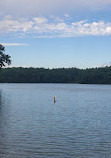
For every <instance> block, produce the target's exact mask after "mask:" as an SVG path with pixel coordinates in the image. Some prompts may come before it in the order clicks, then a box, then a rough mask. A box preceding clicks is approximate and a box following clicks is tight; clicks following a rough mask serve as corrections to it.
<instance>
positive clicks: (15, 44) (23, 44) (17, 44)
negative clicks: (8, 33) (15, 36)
mask: <svg viewBox="0 0 111 158" xmlns="http://www.w3.org/2000/svg"><path fill="white" fill-rule="evenodd" d="M1 44H2V45H3V46H26V45H27V44H25V43H1Z"/></svg>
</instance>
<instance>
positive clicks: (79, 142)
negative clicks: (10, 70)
mask: <svg viewBox="0 0 111 158" xmlns="http://www.w3.org/2000/svg"><path fill="white" fill-rule="evenodd" d="M0 87H1V88H0V158H111V85H85V84H84V85H82V84H81V85H80V84H1V85H0ZM54 96H56V100H57V101H56V103H54Z"/></svg>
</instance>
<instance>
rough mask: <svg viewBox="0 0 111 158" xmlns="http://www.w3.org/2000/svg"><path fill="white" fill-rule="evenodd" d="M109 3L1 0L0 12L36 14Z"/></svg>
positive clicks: (108, 0) (108, 2)
mask: <svg viewBox="0 0 111 158" xmlns="http://www.w3.org/2000/svg"><path fill="white" fill-rule="evenodd" d="M109 5H111V0H93V1H91V0H3V1H1V2H0V12H1V13H2V14H3V15H4V14H5V15H6V14H10V15H15V14H16V15H20V16H21V15H22V16H23V15H37V14H42V13H45V14H48V13H55V12H56V13H57V12H69V11H76V10H81V9H88V10H90V9H91V10H95V9H96V10H97V9H104V8H106V7H107V6H109Z"/></svg>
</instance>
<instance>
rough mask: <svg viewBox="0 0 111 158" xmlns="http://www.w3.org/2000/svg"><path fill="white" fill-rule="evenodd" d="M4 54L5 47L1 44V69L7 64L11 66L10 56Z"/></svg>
mask: <svg viewBox="0 0 111 158" xmlns="http://www.w3.org/2000/svg"><path fill="white" fill-rule="evenodd" d="M4 52H5V47H4V46H2V45H1V44H0V68H2V67H4V66H5V65H6V64H8V65H10V64H11V60H10V56H9V55H7V54H5V53H4Z"/></svg>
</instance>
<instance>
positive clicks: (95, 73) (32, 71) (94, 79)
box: [1, 67, 111, 84]
mask: <svg viewBox="0 0 111 158" xmlns="http://www.w3.org/2000/svg"><path fill="white" fill-rule="evenodd" d="M1 76H2V82H3V83H6V82H7V83H83V84H111V67H103V68H92V69H85V70H83V69H77V68H58V69H45V68H22V67H19V68H3V69H2V71H1Z"/></svg>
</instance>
